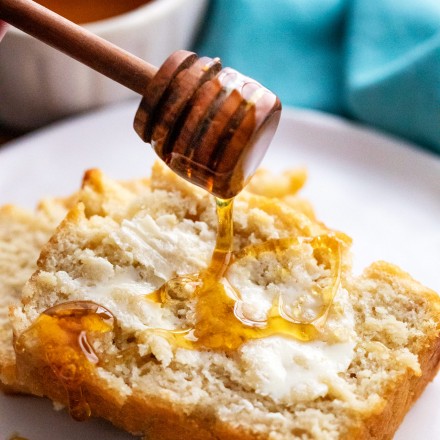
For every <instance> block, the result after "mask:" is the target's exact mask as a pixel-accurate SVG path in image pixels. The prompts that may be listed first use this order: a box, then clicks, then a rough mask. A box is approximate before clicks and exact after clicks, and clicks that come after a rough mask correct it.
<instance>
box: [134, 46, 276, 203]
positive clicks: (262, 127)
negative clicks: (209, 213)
mask: <svg viewBox="0 0 440 440" xmlns="http://www.w3.org/2000/svg"><path fill="white" fill-rule="evenodd" d="M177 54H178V55H175V54H173V55H172V56H171V57H170V58H168V60H167V61H165V63H164V65H163V66H162V67H161V68H160V69H159V72H158V74H157V76H156V77H155V78H154V79H153V85H154V82H157V83H158V84H161V96H160V97H158V96H155V98H154V100H150V101H149V98H148V97H145V98H144V99H143V101H142V103H141V106H140V107H139V110H138V113H137V115H136V120H135V128H136V131H137V132H138V134H139V135H140V136H141V138H142V139H143V140H144V141H145V142H150V143H151V145H152V146H153V148H154V149H155V151H156V153H157V154H158V156H159V157H160V158H161V159H162V160H164V161H165V163H167V164H168V166H169V167H170V168H171V169H172V170H173V171H175V172H176V173H177V174H179V175H180V176H181V177H183V178H185V179H186V180H188V181H190V182H192V183H194V184H196V185H198V186H200V187H202V188H204V189H206V190H208V191H209V192H210V193H211V194H213V195H215V196H217V197H220V198H224V199H228V198H231V197H234V196H235V195H237V194H238V193H239V192H240V191H241V190H242V189H243V188H244V186H245V185H246V183H247V182H248V180H249V179H250V177H251V176H252V174H253V173H254V171H255V170H256V168H257V167H258V165H259V164H260V162H261V160H262V159H263V157H264V154H265V153H266V150H267V148H268V146H269V144H270V142H271V140H272V138H273V136H274V134H275V131H276V128H277V126H278V122H279V119H280V114H281V103H280V101H279V99H278V98H277V97H276V96H275V95H274V94H273V93H272V92H270V91H269V90H267V89H266V88H264V87H263V86H262V85H261V84H259V83H257V82H256V81H254V80H252V79H250V78H248V77H245V76H243V75H241V74H240V73H239V72H237V71H235V70H233V69H230V68H226V69H223V70H221V71H220V68H221V65H220V62H219V60H218V59H211V58H200V59H197V58H196V57H194V54H191V53H189V52H185V53H184V52H182V51H179V52H178V53H177ZM180 59H181V60H183V61H182V64H179V63H178V62H176V60H180ZM173 69H174V70H173ZM161 72H164V73H162V74H161ZM171 72H173V73H171ZM161 75H162V76H164V75H166V78H165V77H164V78H162V77H161ZM165 84H166V86H165Z"/></svg>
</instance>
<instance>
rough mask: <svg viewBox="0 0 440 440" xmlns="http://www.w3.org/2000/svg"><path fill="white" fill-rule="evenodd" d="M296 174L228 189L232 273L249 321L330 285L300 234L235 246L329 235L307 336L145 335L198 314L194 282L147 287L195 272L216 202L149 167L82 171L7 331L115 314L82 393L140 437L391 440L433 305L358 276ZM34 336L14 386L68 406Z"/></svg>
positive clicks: (401, 284)
mask: <svg viewBox="0 0 440 440" xmlns="http://www.w3.org/2000/svg"><path fill="white" fill-rule="evenodd" d="M301 173H302V174H301ZM303 175H304V174H303V172H299V173H298V175H297V176H296V177H297V179H296V180H295V178H292V176H290V177H289V175H284V176H283V177H282V178H281V179H280V180H279V181H278V182H279V184H277V183H276V182H277V179H276V178H273V177H272V178H270V177H268V175H267V174H261V176H262V177H261V180H258V176H257V179H256V180H255V182H254V183H253V185H252V187H250V188H249V190H245V191H243V193H242V194H240V195H239V196H238V197H237V199H236V201H235V208H234V234H235V235H234V254H235V256H236V258H235V261H234V263H233V264H232V265H231V267H230V268H229V270H228V272H227V274H226V279H227V281H228V282H229V283H230V284H232V285H233V286H234V287H235V288H237V289H238V290H239V291H240V293H241V295H242V298H241V299H242V303H243V307H244V309H245V311H246V314H247V316H252V317H253V318H254V319H258V318H259V317H260V318H261V317H263V318H264V316H266V315H267V313H268V310H269V308H270V306H271V304H272V302H273V300H274V298H276V297H284V298H285V299H286V300H289V298H298V296H301V295H302V293H303V292H304V291H310V289H311V288H312V286H316V285H320V286H322V285H326V283H328V282H329V273H328V270H327V269H326V268H325V267H324V265H323V264H322V263H321V262H320V260H319V258H317V256H316V255H315V253H314V252H313V250H312V249H311V246H310V244H309V241H307V240H303V241H302V240H299V241H296V242H295V243H296V244H295V245H292V246H291V247H289V248H288V249H287V250H286V251H285V252H283V253H282V254H281V255H280V254H276V253H273V252H271V251H270V250H268V251H267V252H262V253H261V254H259V255H258V256H257V257H255V256H252V255H251V254H246V252H244V250H245V249H247V248H249V246H256V245H259V244H262V243H266V242H268V241H270V240H276V239H281V238H287V237H294V238H299V237H300V238H306V239H307V238H310V237H316V236H320V235H326V234H327V235H328V234H337V237H338V240H339V242H340V244H341V249H342V253H341V257H340V258H341V268H340V270H341V283H340V286H339V288H338V289H337V292H336V296H335V298H334V302H333V306H332V307H331V309H330V312H329V316H328V318H327V321H326V323H325V326H324V328H323V329H321V332H320V334H319V335H318V338H317V339H315V340H313V341H310V342H300V341H297V340H294V339H287V338H282V337H280V336H272V337H270V338H266V339H259V340H251V341H248V342H246V343H245V344H243V345H242V346H241V347H240V348H239V349H237V350H234V351H230V352H222V351H214V350H188V349H184V348H179V347H178V346H175V345H174V344H173V343H170V340H169V339H167V338H166V337H163V336H162V335H160V334H157V333H154V332H152V331H151V329H157V328H160V329H185V328H188V327H191V325H194V320H195V312H194V310H195V299H194V298H193V297H191V292H190V290H191V289H188V292H186V291H185V289H183V290H182V291H180V292H179V295H176V297H173V298H169V301H167V302H166V303H164V304H159V303H156V302H154V301H149V300H148V298H147V297H146V295H148V294H149V293H151V292H153V291H155V290H156V289H158V288H159V287H160V286H161V285H163V284H164V283H165V282H167V281H168V280H170V279H171V278H173V277H175V276H178V275H186V274H193V273H197V272H200V271H201V270H203V269H205V268H206V267H207V265H208V264H209V260H210V256H211V253H212V250H213V248H214V244H215V232H216V212H215V203H214V202H213V199H212V198H211V197H210V196H209V195H207V194H206V193H205V192H204V191H202V190H199V189H197V188H195V187H193V186H192V185H190V184H188V183H186V182H184V181H183V180H182V179H180V178H178V177H177V176H175V175H174V174H173V173H172V172H170V171H168V170H167V169H166V168H165V167H164V166H163V165H161V164H159V163H157V164H155V166H154V167H153V171H152V177H151V180H150V181H149V182H144V183H143V184H142V185H137V186H136V185H135V186H133V185H132V186H130V185H128V184H125V185H123V184H120V183H117V182H114V181H112V180H110V179H108V178H107V177H105V176H104V175H103V174H102V173H100V172H99V171H97V170H93V171H90V172H88V173H87V174H86V177H85V180H84V185H83V189H82V191H81V193H80V196H79V202H78V203H77V204H75V206H73V207H72V209H70V211H69V213H68V215H67V217H66V218H65V220H64V221H63V222H62V224H61V225H60V227H59V228H58V229H57V231H56V233H55V234H54V235H53V236H52V238H51V239H50V241H49V242H48V244H46V245H45V246H44V247H43V250H42V252H41V255H40V258H39V261H38V270H36V271H35V273H34V274H33V276H32V278H31V279H30V281H29V282H28V283H27V284H26V285H25V286H24V289H23V296H22V304H21V305H20V306H16V307H14V308H13V309H12V315H13V316H12V320H13V326H14V332H15V335H16V337H19V336H20V334H22V333H23V332H24V331H26V330H27V329H29V327H30V326H31V325H32V323H33V322H35V320H36V319H37V318H38V316H39V315H40V314H41V313H42V312H44V311H45V310H46V309H47V308H49V307H52V306H54V305H56V304H61V303H64V302H66V301H78V300H81V301H82V300H90V301H94V302H96V303H98V304H101V305H103V306H105V307H106V308H107V309H109V310H110V311H111V312H112V314H113V315H114V316H115V318H116V324H115V328H114V330H113V331H112V332H110V333H109V334H106V335H104V336H103V337H101V338H98V339H96V340H94V342H93V344H94V350H95V352H96V354H97V356H98V358H99V364H98V366H97V368H96V369H94V373H93V377H92V378H88V379H87V380H86V382H85V383H83V384H82V390H83V393H84V395H85V396H86V399H87V401H88V402H89V404H90V406H91V409H92V413H93V414H94V415H96V416H102V417H105V418H107V419H109V420H111V421H112V422H113V423H115V424H116V425H118V426H121V427H123V428H124V429H126V430H128V431H130V432H132V433H133V434H139V435H142V436H143V437H144V438H145V439H150V438H151V439H204V440H206V439H213V440H214V439H271V440H287V439H320V440H321V439H322V440H324V439H325V440H327V439H354V438H356V439H370V438H371V439H388V438H392V435H393V433H394V431H395V430H396V429H397V426H398V424H399V423H400V421H401V420H402V418H403V416H404V414H405V413H406V411H407V410H408V408H409V406H410V405H411V403H412V402H413V401H414V399H415V398H417V396H418V394H419V393H420V392H421V391H422V390H423V388H424V386H425V385H426V383H427V382H429V380H431V379H432V377H433V376H434V374H435V372H436V370H437V368H438V362H439V336H438V335H439V329H440V323H439V315H440V301H439V299H438V297H437V295H436V294H435V293H434V292H432V291H430V290H429V289H426V288H424V287H423V286H421V285H420V284H418V283H417V282H415V281H414V280H412V279H411V278H410V277H409V275H407V274H406V273H404V272H402V271H401V270H400V269H398V268H397V267H395V266H393V265H390V264H388V263H384V262H378V263H375V264H373V265H372V266H371V267H369V268H368V269H367V270H366V271H365V272H364V274H363V275H362V276H359V277H354V276H352V275H351V271H350V251H349V247H350V239H349V238H348V237H346V236H345V235H343V234H340V233H335V232H334V231H331V230H329V229H328V228H327V227H326V226H325V225H323V224H322V223H320V222H318V221H317V220H316V219H315V216H314V214H313V211H312V210H311V208H310V205H308V204H307V203H306V202H302V201H301V200H300V199H299V198H298V197H297V196H296V195H295V192H296V191H297V190H298V189H299V187H300V186H301V185H302V183H303V180H304V179H305V177H301V176H303ZM301 179H302V180H301ZM20 233H21V230H20ZM40 245H41V243H40V242H38V243H36V247H38V246H40ZM20 283H22V279H21V278H20V279H19V280H17V285H20ZM33 342H35V341H32V340H30V341H28V347H26V348H27V349H26V350H25V351H23V352H20V353H18V354H17V364H18V372H19V379H20V381H21V382H22V383H23V384H26V386H28V387H29V388H30V389H31V391H32V392H33V393H35V394H37V395H47V396H49V397H50V398H52V399H53V400H55V401H57V402H61V403H63V404H65V405H66V404H67V403H68V401H67V396H66V393H65V390H64V389H63V387H62V385H61V384H59V383H58V382H57V380H56V377H55V376H54V375H53V374H52V373H51V371H50V368H44V365H43V366H42V364H41V360H37V357H38V354H37V353H36V351H35V350H32V343H33Z"/></svg>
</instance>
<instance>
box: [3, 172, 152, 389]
mask: <svg viewBox="0 0 440 440" xmlns="http://www.w3.org/2000/svg"><path fill="white" fill-rule="evenodd" d="M147 185H148V181H147V180H145V179H139V180H132V181H127V182H120V183H119V186H121V187H123V188H126V189H127V190H129V191H131V192H132V193H133V194H137V193H139V192H142V190H144V189H145V187H146V186H147ZM93 190H94V191H97V192H99V188H94V189H93ZM77 199H78V194H73V195H71V196H69V197H65V198H56V197H52V198H46V199H43V200H41V201H40V202H39V203H38V205H37V207H36V209H35V210H34V211H30V210H26V209H23V208H20V207H17V206H13V205H4V206H2V207H0V390H2V391H4V392H8V393H18V392H21V393H23V392H28V390H27V387H26V385H25V384H20V383H19V382H18V381H17V378H16V371H15V367H16V366H15V352H14V349H13V344H12V328H11V324H10V321H9V317H8V314H9V308H10V307H11V306H12V305H14V304H17V303H18V302H19V301H20V296H21V291H22V288H23V286H24V284H25V283H26V281H27V280H28V279H29V278H30V276H31V275H32V274H33V273H34V271H35V270H36V269H37V260H38V257H39V255H40V251H41V248H42V247H43V245H45V244H46V243H47V242H48V240H49V238H50V237H51V236H52V234H53V233H54V231H55V229H56V227H57V226H58V225H59V223H60V222H61V220H62V219H63V218H64V217H65V215H66V214H67V212H68V210H69V209H70V208H72V207H73V206H75V204H76V203H77V201H78V200H77ZM112 200H115V201H116V199H112ZM100 202H105V201H103V200H101V199H100ZM89 203H93V201H92V199H89Z"/></svg>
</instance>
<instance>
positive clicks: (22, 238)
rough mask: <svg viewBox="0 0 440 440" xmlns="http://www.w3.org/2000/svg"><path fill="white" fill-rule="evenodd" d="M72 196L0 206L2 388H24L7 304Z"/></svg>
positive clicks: (14, 300) (15, 296)
mask: <svg viewBox="0 0 440 440" xmlns="http://www.w3.org/2000/svg"><path fill="white" fill-rule="evenodd" d="M74 199H75V197H74V196H72V197H71V198H67V199H46V200H43V201H42V202H40V204H39V205H38V207H37V209H36V210H35V212H32V211H27V210H24V209H21V208H18V207H15V206H12V205H6V206H3V207H1V208H0V292H1V293H0V389H3V390H4V391H10V392H13V391H14V392H17V391H24V389H23V388H22V387H20V386H19V384H17V383H16V378H15V352H14V350H13V347H12V329H11V326H10V323H9V318H8V310H9V306H11V305H12V304H16V303H18V302H19V299H20V295H21V289H22V287H23V285H24V283H25V282H26V281H27V280H28V279H29V277H30V276H31V275H32V273H33V272H34V271H35V269H36V268H37V259H38V256H39V255H40V251H41V248H42V246H43V245H44V244H45V243H46V242H47V241H48V240H49V238H50V236H51V235H52V234H53V232H54V231H55V228H56V226H57V225H58V224H59V222H60V221H61V220H62V219H63V217H64V216H65V215H66V213H67V210H68V208H69V207H71V206H73V204H74V202H75V200H74ZM6 384H8V385H6Z"/></svg>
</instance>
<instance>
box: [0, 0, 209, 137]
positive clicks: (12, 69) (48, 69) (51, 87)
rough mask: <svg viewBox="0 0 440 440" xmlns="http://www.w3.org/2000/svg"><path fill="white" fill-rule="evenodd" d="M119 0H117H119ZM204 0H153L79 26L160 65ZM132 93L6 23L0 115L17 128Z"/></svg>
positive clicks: (185, 43) (185, 42) (185, 36)
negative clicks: (7, 27) (138, 6)
mask: <svg viewBox="0 0 440 440" xmlns="http://www.w3.org/2000/svg"><path fill="white" fill-rule="evenodd" d="M121 1H122V0H121ZM206 6H207V0H154V1H152V2H150V3H147V4H146V5H144V6H142V7H140V8H138V9H135V10H133V11H131V12H128V13H126V14H123V15H119V16H117V17H113V18H110V19H107V20H102V21H98V22H95V23H91V24H87V25H85V26H84V27H85V28H87V29H88V30H90V31H91V32H93V33H95V34H97V35H99V36H100V37H102V38H104V39H106V40H108V41H110V42H112V43H114V44H116V45H117V46H120V47H121V48H123V49H125V50H127V51H128V52H131V53H133V54H134V55H137V56H138V57H140V58H142V59H144V60H146V61H148V62H149V63H152V64H155V65H157V66H159V65H160V64H161V63H162V62H163V61H164V60H165V59H166V58H167V57H168V55H170V54H171V53H172V52H174V51H175V50H178V49H188V48H189V47H190V45H191V43H192V42H193V39H194V36H195V34H196V32H197V30H198V25H199V24H200V22H201V20H202V17H203V15H204V12H205V9H206ZM133 96H136V94H135V93H134V92H132V91H130V90H128V89H126V88H125V87H123V86H121V85H120V84H117V83H115V82H114V81H112V80H110V79H108V78H106V77H104V76H102V75H101V74H99V73H97V72H94V71H93V70H91V69H90V68H88V67H86V66H84V65H82V64H80V63H79V62H77V61H74V60H72V59H71V58H69V57H68V56H66V55H64V54H62V53H60V52H58V51H56V50H55V49H53V48H51V47H49V46H47V45H45V44H44V43H41V42H40V41H38V40H36V39H34V38H32V37H30V36H29V35H27V34H25V33H23V32H21V31H19V30H18V29H15V28H11V29H10V30H9V32H8V33H7V34H6V36H5V38H4V39H3V41H2V42H1V44H0V121H1V122H2V123H3V124H5V125H8V126H12V127H14V128H16V129H19V130H28V129H33V128H36V127H40V126H42V125H44V124H47V123H48V122H51V121H54V120H56V119H59V118H62V117H64V116H67V115H70V114H74V113H79V112H83V111H85V110H89V109H91V108H95V107H99V106H102V105H105V104H109V103H112V102H115V101H120V100H123V99H126V98H130V97H133Z"/></svg>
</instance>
